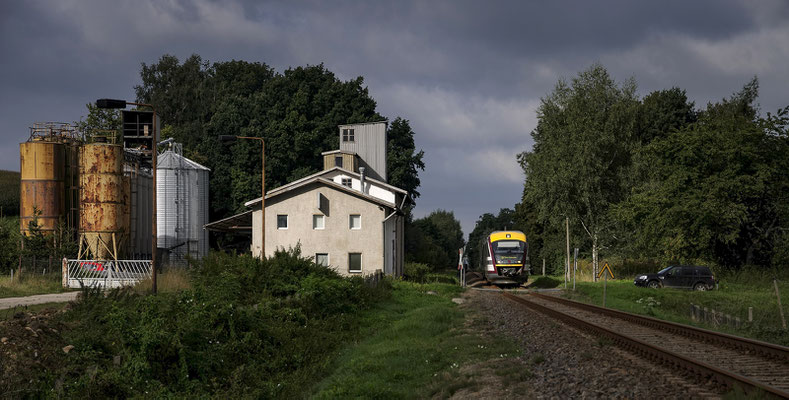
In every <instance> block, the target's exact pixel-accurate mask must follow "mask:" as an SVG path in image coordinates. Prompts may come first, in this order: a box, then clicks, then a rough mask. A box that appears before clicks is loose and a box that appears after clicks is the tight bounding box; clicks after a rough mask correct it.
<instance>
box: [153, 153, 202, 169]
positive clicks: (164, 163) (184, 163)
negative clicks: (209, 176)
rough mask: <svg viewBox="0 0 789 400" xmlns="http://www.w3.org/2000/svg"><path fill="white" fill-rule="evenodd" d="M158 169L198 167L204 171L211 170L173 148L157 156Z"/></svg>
mask: <svg viewBox="0 0 789 400" xmlns="http://www.w3.org/2000/svg"><path fill="white" fill-rule="evenodd" d="M156 169H197V170H203V171H210V169H208V168H206V167H205V166H202V165H200V164H198V163H196V162H194V161H192V160H190V159H188V158H186V157H184V156H182V155H180V154H177V153H175V152H174V151H172V150H167V151H165V152H164V153H162V154H159V155H158V156H157V158H156Z"/></svg>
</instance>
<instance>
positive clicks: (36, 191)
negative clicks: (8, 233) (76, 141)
mask: <svg viewBox="0 0 789 400" xmlns="http://www.w3.org/2000/svg"><path fill="white" fill-rule="evenodd" d="M19 156H20V161H21V171H22V172H21V186H20V199H19V200H20V202H19V225H20V231H21V232H22V234H23V235H29V234H30V230H29V226H30V222H32V221H33V220H34V218H36V217H37V218H38V226H39V227H40V229H41V231H42V232H43V233H44V234H51V233H52V232H53V231H54V230H55V229H56V228H57V225H58V222H59V220H60V219H61V218H62V217H63V216H64V213H65V211H66V210H65V198H64V197H65V196H64V195H65V190H64V177H65V170H66V168H65V146H64V145H63V143H60V142H56V141H49V140H45V139H42V138H36V140H30V141H28V142H25V143H20V144H19ZM36 214H38V215H37V216H36Z"/></svg>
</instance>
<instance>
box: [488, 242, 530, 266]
mask: <svg viewBox="0 0 789 400" xmlns="http://www.w3.org/2000/svg"><path fill="white" fill-rule="evenodd" d="M491 246H492V247H493V254H494V255H495V256H496V264H498V265H506V264H523V252H524V251H526V243H525V242H521V241H520V240H499V241H496V242H493V243H491Z"/></svg>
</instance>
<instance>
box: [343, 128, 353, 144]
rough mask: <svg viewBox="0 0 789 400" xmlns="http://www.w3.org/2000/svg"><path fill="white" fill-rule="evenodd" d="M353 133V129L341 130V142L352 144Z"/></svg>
mask: <svg viewBox="0 0 789 400" xmlns="http://www.w3.org/2000/svg"><path fill="white" fill-rule="evenodd" d="M353 137H354V132H353V129H343V130H342V141H343V142H353V141H354V139H353Z"/></svg>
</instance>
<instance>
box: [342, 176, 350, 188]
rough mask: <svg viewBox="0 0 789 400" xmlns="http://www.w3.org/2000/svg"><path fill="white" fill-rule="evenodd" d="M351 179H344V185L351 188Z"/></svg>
mask: <svg viewBox="0 0 789 400" xmlns="http://www.w3.org/2000/svg"><path fill="white" fill-rule="evenodd" d="M351 182H352V181H351V178H342V185H343V186H348V187H351Z"/></svg>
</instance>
